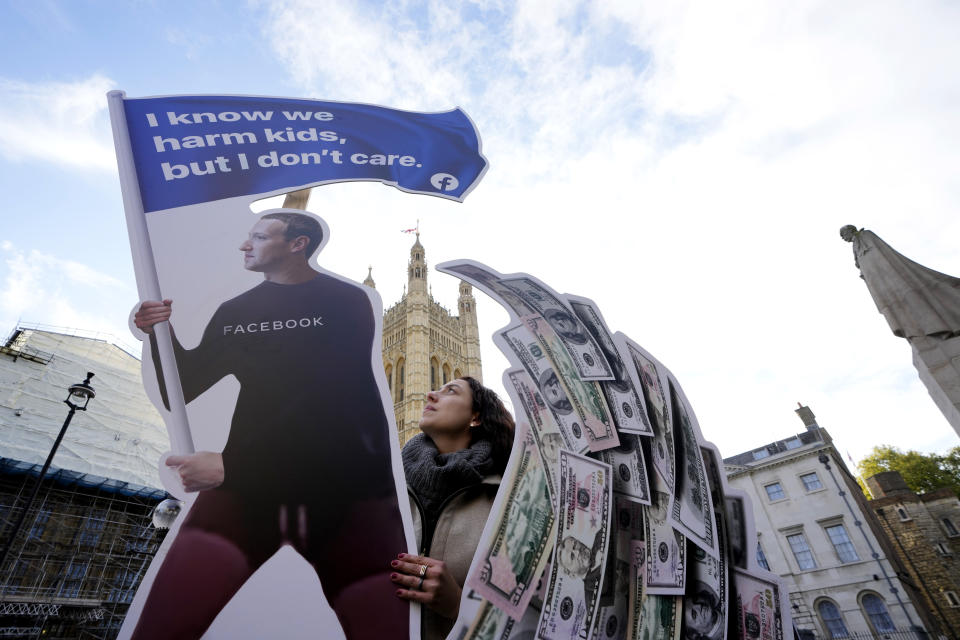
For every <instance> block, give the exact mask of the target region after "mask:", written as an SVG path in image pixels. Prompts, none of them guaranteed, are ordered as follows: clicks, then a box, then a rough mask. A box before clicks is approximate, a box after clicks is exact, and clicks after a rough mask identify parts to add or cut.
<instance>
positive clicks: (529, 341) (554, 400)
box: [495, 325, 619, 453]
mask: <svg viewBox="0 0 960 640" xmlns="http://www.w3.org/2000/svg"><path fill="white" fill-rule="evenodd" d="M495 341H496V342H497V343H498V344H499V345H500V346H501V348H502V349H503V351H504V353H507V354H508V355H509V354H511V353H512V354H513V358H511V359H512V360H515V361H517V362H518V363H519V364H521V365H522V366H523V368H524V370H525V371H526V372H527V374H528V375H529V376H530V378H531V380H533V381H534V382H535V383H536V384H537V388H538V389H539V390H540V394H541V397H542V398H543V400H544V401H545V402H546V403H547V406H549V407H550V412H551V413H552V414H553V417H554V420H555V421H556V423H557V425H559V427H560V434H561V435H562V436H563V444H564V448H566V449H567V450H568V451H573V452H576V453H583V452H585V451H588V450H592V449H591V444H592V443H593V442H594V440H591V436H592V435H595V432H601V433H602V436H603V437H607V438H608V439H609V438H610V437H612V438H616V431H614V430H613V425H612V423H610V422H609V421H608V423H607V424H606V425H603V424H597V422H598V421H597V420H594V421H593V425H592V429H587V428H586V427H585V424H584V423H585V421H586V418H587V415H586V411H585V408H584V405H583V404H582V402H581V399H580V398H579V397H577V396H574V395H573V394H572V393H570V392H569V391H568V389H567V388H566V385H565V382H567V380H568V378H567V376H565V373H567V372H566V371H564V370H563V369H559V370H558V369H556V368H554V363H553V362H551V360H550V358H549V356H548V350H547V349H545V348H544V346H543V342H541V341H540V340H538V339H536V338H535V337H534V336H533V334H532V333H531V332H530V331H529V329H528V328H527V326H526V325H514V326H512V327H508V328H507V329H506V330H503V331H499V332H498V333H497V334H496V337H495ZM563 364H564V363H563V362H562V361H561V366H562V365H563ZM602 430H604V431H605V432H604V431H602ZM611 434H612V435H611ZM617 442H618V443H619V440H618V441H617ZM593 446H594V447H595V446H596V445H595V444H594V445H593ZM611 446H615V445H611Z"/></svg>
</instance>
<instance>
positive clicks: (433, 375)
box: [430, 358, 440, 389]
mask: <svg viewBox="0 0 960 640" xmlns="http://www.w3.org/2000/svg"><path fill="white" fill-rule="evenodd" d="M439 369H440V363H439V362H437V359H436V358H430V388H431V389H439V388H440V385H439V384H437V381H438V380H439V379H440V375H439Z"/></svg>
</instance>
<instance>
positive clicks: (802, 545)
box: [787, 532, 817, 569]
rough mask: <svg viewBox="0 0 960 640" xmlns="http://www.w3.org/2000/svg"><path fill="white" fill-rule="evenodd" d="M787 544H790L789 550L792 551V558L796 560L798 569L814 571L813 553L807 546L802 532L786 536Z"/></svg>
mask: <svg viewBox="0 0 960 640" xmlns="http://www.w3.org/2000/svg"><path fill="white" fill-rule="evenodd" d="M787 542H788V543H789V544H790V550H791V551H793V557H794V558H796V560H797V566H798V567H800V569H816V568H817V561H816V560H814V558H813V551H811V550H810V545H809V544H807V539H806V538H805V537H804V535H803V533H802V532H797V533H792V534H790V535H788V536H787Z"/></svg>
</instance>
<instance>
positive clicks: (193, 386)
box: [150, 309, 229, 411]
mask: <svg viewBox="0 0 960 640" xmlns="http://www.w3.org/2000/svg"><path fill="white" fill-rule="evenodd" d="M219 316H220V309H217V312H216V313H215V314H214V315H213V317H212V318H211V319H210V322H209V323H208V324H207V327H206V329H204V330H203V337H202V338H201V340H200V344H199V345H197V347H196V348H194V349H184V348H183V345H181V344H180V341H179V340H178V339H177V334H176V332H175V331H174V330H173V325H170V335H171V337H172V338H173V353H174V356H175V357H176V360H177V372H178V373H179V374H180V386H181V387H182V388H183V397H184V401H185V402H187V403H189V402H191V401H193V399H194V398H196V397H197V396H199V395H200V394H201V393H203V392H204V391H206V390H207V389H209V388H210V387H212V386H213V385H214V384H216V383H217V381H219V380H220V379H221V378H223V377H224V376H225V375H227V374H228V373H229V371H228V370H227V367H226V365H225V363H224V355H225V354H224V349H223V348H222V345H220V344H219V343H220V336H219V335H218V334H217V327H218V326H220V324H221V323H220V322H218V317H219ZM150 355H151V356H152V358H153V367H154V370H155V371H156V373H157V384H158V385H160V397H161V398H162V399H163V406H164V407H166V409H167V410H168V411H169V410H170V400H169V399H168V397H167V385H166V383H165V382H164V380H163V369H162V368H161V365H160V351H159V347H158V345H157V337H156V334H153V333H151V334H150Z"/></svg>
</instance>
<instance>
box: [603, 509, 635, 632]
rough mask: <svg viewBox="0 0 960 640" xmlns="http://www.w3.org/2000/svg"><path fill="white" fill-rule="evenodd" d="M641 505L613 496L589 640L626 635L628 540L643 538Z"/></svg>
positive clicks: (629, 555) (628, 579) (629, 554)
mask: <svg viewBox="0 0 960 640" xmlns="http://www.w3.org/2000/svg"><path fill="white" fill-rule="evenodd" d="M643 513H644V507H643V505H642V504H640V503H639V502H635V501H633V500H630V499H628V498H626V497H625V496H618V495H614V496H613V518H612V521H611V527H612V528H613V534H612V536H611V539H610V545H611V547H612V548H611V549H610V552H609V553H607V568H606V569H605V570H604V572H603V587H602V588H601V590H600V612H599V614H598V616H597V621H596V623H595V625H594V628H593V634H592V636H591V637H592V638H593V640H622V639H623V638H626V635H627V629H628V622H629V615H628V612H629V606H630V602H629V591H630V580H631V568H630V565H631V563H632V562H633V558H632V555H631V554H632V546H631V545H632V543H633V542H634V541H641V542H642V541H643V536H644V531H643V519H644V515H643Z"/></svg>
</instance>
